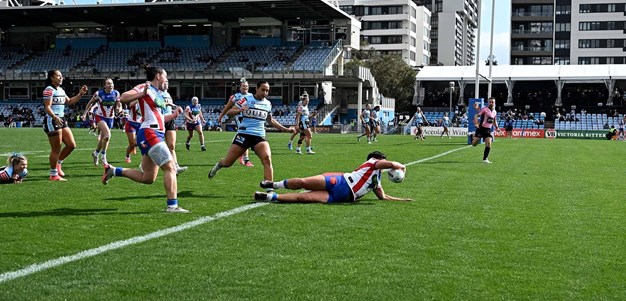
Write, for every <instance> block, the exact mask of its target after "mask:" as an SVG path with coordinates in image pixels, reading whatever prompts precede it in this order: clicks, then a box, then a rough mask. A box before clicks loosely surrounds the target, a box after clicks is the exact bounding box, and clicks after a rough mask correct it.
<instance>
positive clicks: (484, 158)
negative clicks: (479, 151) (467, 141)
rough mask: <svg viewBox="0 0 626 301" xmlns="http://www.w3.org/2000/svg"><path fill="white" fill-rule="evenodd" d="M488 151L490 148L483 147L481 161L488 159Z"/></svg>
mask: <svg viewBox="0 0 626 301" xmlns="http://www.w3.org/2000/svg"><path fill="white" fill-rule="evenodd" d="M490 150H491V147H487V146H485V152H484V153H483V160H487V158H489V151H490Z"/></svg>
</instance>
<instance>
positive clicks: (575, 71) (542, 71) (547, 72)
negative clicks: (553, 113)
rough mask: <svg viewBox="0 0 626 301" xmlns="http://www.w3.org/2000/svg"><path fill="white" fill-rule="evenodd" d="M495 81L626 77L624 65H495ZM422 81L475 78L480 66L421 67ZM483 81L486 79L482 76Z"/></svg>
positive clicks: (484, 68)
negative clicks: (477, 67)
mask: <svg viewBox="0 0 626 301" xmlns="http://www.w3.org/2000/svg"><path fill="white" fill-rule="evenodd" d="M480 74H481V75H482V76H484V77H488V75H489V67H488V66H480ZM491 78H492V81H493V82H494V83H503V82H504V81H507V80H512V81H546V80H562V81H565V82H599V81H604V80H610V79H614V80H626V68H624V65H506V66H493V70H492V76H491ZM416 79H417V80H418V81H475V80H476V66H426V67H424V68H422V70H420V72H419V73H418V74H417V76H416ZM481 82H486V80H485V79H484V78H481Z"/></svg>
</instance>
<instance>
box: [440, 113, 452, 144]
mask: <svg viewBox="0 0 626 301" xmlns="http://www.w3.org/2000/svg"><path fill="white" fill-rule="evenodd" d="M441 126H442V127H443V132H442V133H441V136H439V138H443V135H444V134H446V135H448V139H452V137H450V130H449V129H448V127H450V117H448V112H445V113H443V117H442V118H441Z"/></svg>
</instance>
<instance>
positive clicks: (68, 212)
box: [0, 208, 150, 218]
mask: <svg viewBox="0 0 626 301" xmlns="http://www.w3.org/2000/svg"><path fill="white" fill-rule="evenodd" d="M115 211H117V209H73V208H57V209H52V210H46V211H27V212H4V213H0V218H3V217H38V216H80V215H100V214H146V213H150V212H115Z"/></svg>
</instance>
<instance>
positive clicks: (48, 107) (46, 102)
mask: <svg viewBox="0 0 626 301" xmlns="http://www.w3.org/2000/svg"><path fill="white" fill-rule="evenodd" d="M44 94H45V92H44ZM43 110H44V111H45V112H46V114H48V117H50V118H51V119H52V120H53V121H54V123H55V124H61V118H60V117H58V116H57V115H55V114H54V112H52V93H50V96H49V97H47V96H44V97H43Z"/></svg>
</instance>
